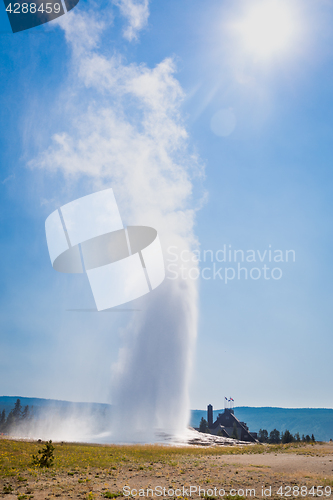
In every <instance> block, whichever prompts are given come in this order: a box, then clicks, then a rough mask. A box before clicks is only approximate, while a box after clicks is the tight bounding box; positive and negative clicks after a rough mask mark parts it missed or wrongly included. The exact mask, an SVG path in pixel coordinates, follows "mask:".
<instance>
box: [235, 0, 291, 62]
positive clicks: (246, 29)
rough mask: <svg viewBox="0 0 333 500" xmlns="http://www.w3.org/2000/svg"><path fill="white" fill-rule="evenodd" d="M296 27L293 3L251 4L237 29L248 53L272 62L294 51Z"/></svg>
mask: <svg viewBox="0 0 333 500" xmlns="http://www.w3.org/2000/svg"><path fill="white" fill-rule="evenodd" d="M296 26H297V20H296V19H295V13H294V12H293V9H292V8H291V5H290V2H289V3H287V2H285V1H283V0H260V1H257V2H251V5H249V6H248V8H247V10H246V12H245V13H244V17H243V18H242V19H241V20H240V21H238V22H237V23H236V25H235V28H236V31H237V34H238V36H239V38H240V40H241V42H242V44H243V45H244V48H245V49H246V50H247V51H249V52H251V53H252V54H253V55H255V56H256V57H259V58H268V57H270V56H273V55H275V54H279V53H282V52H285V51H287V50H288V49H289V48H291V46H292V41H293V37H294V35H295V32H296Z"/></svg>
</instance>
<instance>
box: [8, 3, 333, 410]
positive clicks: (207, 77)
mask: <svg viewBox="0 0 333 500" xmlns="http://www.w3.org/2000/svg"><path fill="white" fill-rule="evenodd" d="M250 3H251V2H250ZM291 4H292V6H293V8H294V14H295V17H294V18H293V21H294V22H295V30H296V26H298V30H297V33H296V35H295V37H294V38H292V40H291V42H290V45H289V46H287V48H286V50H284V51H281V52H278V51H277V52H276V53H274V54H272V55H270V56H268V57H267V58H263V59H262V58H260V57H258V55H256V54H253V53H251V52H250V51H249V50H248V49H247V48H246V47H245V45H243V44H242V42H241V39H240V35H237V34H235V33H232V34H230V32H229V28H230V25H231V23H232V21H233V20H235V19H236V20H238V19H241V18H242V16H243V15H244V12H245V11H244V3H242V2H240V1H238V0H237V1H234V2H227V1H210V0H209V1H207V2H201V1H199V0H177V1H174V0H168V2H158V1H156V0H152V1H151V2H150V4H149V18H148V21H147V24H146V26H145V27H143V29H142V30H141V31H140V33H139V34H138V37H137V39H133V40H132V41H129V40H127V39H126V38H124V36H123V30H124V26H126V22H127V21H126V19H124V16H123V15H121V13H120V10H119V9H118V7H117V6H115V5H113V4H112V3H111V2H107V1H104V2H102V3H101V4H100V6H99V7H98V9H100V10H101V11H103V13H104V15H107V16H109V17H110V24H109V25H108V26H107V28H106V29H105V31H104V33H103V38H102V41H101V43H100V51H101V52H103V53H107V54H111V53H113V52H116V53H117V54H121V56H122V58H123V61H124V64H126V65H130V64H136V65H140V64H146V65H147V67H148V68H153V67H155V66H156V65H158V64H159V63H160V62H161V61H162V60H164V59H165V58H168V57H173V58H174V61H175V64H176V66H177V72H176V74H175V75H174V76H175V78H176V79H177V80H178V82H179V84H180V85H181V87H182V89H183V91H184V93H185V96H184V100H183V103H182V106H181V114H182V119H183V121H184V124H185V127H186V129H187V132H188V137H189V138H188V142H189V149H190V150H191V151H192V152H193V154H194V153H195V154H197V155H198V157H199V158H200V159H199V164H200V165H202V166H203V165H204V166H205V176H204V177H202V176H201V177H197V178H194V179H193V186H194V196H193V197H194V199H193V206H197V207H199V206H200V207H201V208H200V210H198V212H197V215H196V225H195V228H194V232H195V234H196V236H197V238H198V241H199V242H200V248H201V249H202V250H205V249H206V250H212V251H213V252H214V253H215V252H217V251H218V250H219V249H223V247H224V245H226V246H227V247H228V248H229V245H231V247H232V249H242V250H243V251H244V252H246V251H247V250H249V249H254V250H255V251H257V250H259V251H260V252H261V253H262V252H264V251H265V250H268V249H269V245H271V249H272V250H275V249H280V250H282V251H283V252H285V251H286V250H290V249H293V250H294V251H295V255H296V260H295V262H288V263H286V262H283V263H279V264H278V265H277V267H279V268H281V270H282V277H281V279H279V280H273V279H270V280H264V279H262V278H260V279H258V280H253V279H248V280H244V279H241V280H237V279H234V280H231V281H229V282H228V283H227V284H225V282H224V281H222V280H220V279H215V280H212V279H211V280H203V279H200V280H199V292H200V299H199V303H200V306H199V331H198V339H197V349H196V358H195V362H194V368H193V372H194V373H193V382H192V386H191V407H192V408H204V407H205V406H206V405H207V404H208V403H212V404H213V405H214V406H215V407H221V406H223V398H224V396H228V397H230V396H231V397H233V398H234V400H235V404H236V405H239V406H245V405H248V406H282V407H326V408H332V407H333V396H332V390H331V385H332V383H331V381H332V376H333V367H332V362H331V360H332V349H333V341H332V326H331V325H332V312H331V311H332V307H331V303H332V277H333V276H332V274H333V273H332V270H333V269H332V259H331V248H332V227H331V226H332V222H331V220H332V194H331V193H332V181H333V178H332V160H333V152H332V146H331V145H332V137H333V121H332V107H333V99H332V78H333V53H332V47H333V44H332V38H333V37H332V35H333V32H332V28H331V26H333V9H332V5H330V2H326V1H324V0H323V1H316V2H311V1H310V0H306V1H303V2H297V1H296V0H295V1H293V2H291ZM90 8H91V4H89V2H88V1H85V0H81V1H80V3H79V6H78V7H76V8H75V9H74V10H73V13H74V11H75V12H85V11H87V10H88V9H90ZM3 10H4V9H2V12H1V16H0V20H1V25H0V29H1V31H2V33H1V35H0V44H1V50H0V68H1V70H0V78H1V94H0V109H1V113H0V127H1V136H0V166H1V175H0V193H1V194H0V203H1V210H0V213H1V216H0V217H1V218H0V220H1V234H0V238H1V242H0V244H1V256H2V266H1V267H2V272H1V289H0V293H1V309H0V318H1V325H0V332H1V333H0V358H1V366H0V393H1V394H4V395H21V396H34V397H47V398H57V399H69V400H75V401H99V402H108V401H109V400H110V389H109V386H110V365H111V363H113V362H114V361H115V360H116V358H117V354H118V351H119V346H120V343H121V332H122V330H123V329H124V328H125V326H126V323H127V321H128V319H129V318H128V317H126V318H125V316H124V314H125V313H124V314H123V315H121V314H119V315H118V316H116V315H114V314H111V313H108V314H99V315H97V314H93V313H92V314H84V313H82V314H79V313H73V312H69V311H67V309H71V308H76V307H77V308H80V307H93V302H92V297H91V295H90V291H89V288H88V284H87V282H86V281H85V277H84V276H68V275H60V274H57V273H56V272H55V271H53V270H52V267H51V266H50V262H49V256H48V252H47V247H46V242H45V234H44V222H45V219H46V217H47V216H48V215H49V213H51V211H52V210H54V209H55V208H57V206H58V205H57V203H58V202H59V201H60V202H61V203H63V202H67V201H70V200H72V199H74V198H75V197H78V196H80V195H81V196H82V195H84V194H87V193H88V192H90V189H91V186H90V184H89V181H88V179H87V177H86V176H84V175H82V176H81V177H80V178H79V179H75V181H74V180H73V179H71V178H70V177H66V176H64V175H63V174H62V173H61V171H57V172H55V173H52V172H51V173H50V172H49V171H46V170H43V169H41V168H31V162H32V161H33V160H34V159H35V158H37V157H38V156H39V155H40V154H41V153H42V152H43V151H45V150H47V149H48V148H49V147H50V144H51V143H52V136H53V135H54V134H55V133H58V132H61V131H63V130H67V123H66V116H67V114H68V109H67V108H65V107H64V106H65V105H66V102H67V101H66V98H65V97H64V95H65V94H66V95H67V93H68V92H70V89H71V81H72V79H73V78H74V76H73V75H74V74H75V71H76V70H75V67H74V69H73V62H72V59H71V53H70V48H69V44H68V42H66V40H65V35H64V31H63V29H61V28H60V27H59V26H57V25H56V24H54V23H50V24H48V25H45V26H42V27H39V28H34V29H32V30H28V31H26V32H21V33H17V34H14V35H13V34H11V33H9V32H8V31H9V30H8V25H7V26H6V18H5V13H4V11H3ZM71 15H72V14H67V15H66V16H67V17H68V18H70V16H71ZM112 18H113V20H112V22H111V19H112ZM281 29H282V28H281ZM6 31H7V32H6ZM75 89H76V87H75ZM76 91H77V89H76V90H75V92H76ZM79 92H82V94H80V95H81V96H82V95H84V98H85V99H90V98H91V99H97V97H96V96H94V93H93V90H92V89H83V90H82V89H81V90H80V91H78V95H79ZM76 105H77V106H79V104H76ZM220 110H229V111H230V112H231V113H232V114H233V116H234V118H235V127H234V130H233V131H232V132H231V133H230V134H229V135H226V136H219V135H216V134H215V133H214V132H213V131H212V128H211V121H212V118H213V117H214V115H215V114H216V113H217V112H219V111H220ZM29 165H30V166H29ZM217 265H218V267H226V266H225V264H224V263H218V262H217ZM236 265H237V264H234V263H232V264H230V265H229V264H228V266H229V267H232V266H236ZM267 265H268V266H269V263H268V262H267ZM201 267H204V266H201ZM247 267H248V270H250V269H251V267H262V264H261V265H260V263H259V264H258V266H257V265H254V264H252V263H251V264H250V263H248V264H247ZM78 289H79V290H80V293H78V292H77V291H78ZM69 332H71V333H70V334H69Z"/></svg>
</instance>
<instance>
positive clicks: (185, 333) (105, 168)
mask: <svg viewBox="0 0 333 500" xmlns="http://www.w3.org/2000/svg"><path fill="white" fill-rule="evenodd" d="M117 3H118V4H119V5H120V8H121V10H122V12H123V13H124V14H125V15H126V16H127V17H128V18H129V19H130V28H128V30H129V31H127V32H126V33H125V36H126V37H127V38H128V39H132V38H133V37H134V36H135V35H134V33H136V31H137V29H139V28H140V27H142V26H143V24H144V22H145V20H146V17H147V16H148V14H147V12H148V10H147V9H148V7H147V2H146V1H144V2H142V4H140V5H141V7H142V10H140V11H136V10H135V8H134V6H135V5H139V4H134V2H133V1H131V0H127V1H125V0H122V1H119V2H117ZM138 8H139V7H138ZM133 12H134V13H135V12H136V13H137V14H136V16H137V17H136V18H135V19H136V20H135V19H134V17H135V15H134V14H133V16H134V17H133V16H132V13H133ZM138 12H139V13H138ZM133 19H134V20H133ZM60 24H61V26H62V28H63V29H64V32H65V36H66V39H67V42H68V44H69V46H70V47H71V50H72V68H73V73H72V75H71V85H72V92H71V93H70V95H71V97H70V98H69V101H68V102H67V103H66V107H67V109H70V110H71V116H70V127H69V130H67V131H66V132H64V131H59V132H58V133H57V134H55V135H54V137H53V144H52V145H51V147H50V148H49V149H48V150H47V151H44V152H43V153H42V154H41V155H40V156H39V157H38V158H37V159H35V160H34V161H33V162H31V166H32V167H38V168H43V169H47V170H49V171H56V170H58V171H61V172H62V173H63V175H64V176H65V177H66V178H67V179H71V180H76V179H79V178H81V177H82V176H88V177H89V178H90V179H91V183H92V187H93V189H95V190H97V189H102V188H103V187H106V186H112V188H113V190H114V193H115V195H116V199H117V202H118V204H119V207H120V212H121V215H122V217H123V220H124V221H126V222H127V223H128V224H131V225H140V224H141V225H148V226H152V227H154V228H156V229H157V231H158V233H159V235H160V239H161V242H162V246H163V248H164V252H165V253H166V250H167V248H168V247H169V246H170V245H172V246H173V247H174V250H173V251H174V252H176V253H177V252H180V251H181V250H188V251H191V249H193V247H194V246H195V244H196V240H195V237H194V233H193V225H194V216H195V210H194V208H193V203H194V202H193V200H192V191H193V184H192V180H191V179H192V176H193V175H197V174H198V172H199V171H200V165H199V164H198V161H197V159H196V157H195V156H194V155H191V154H190V153H189V150H188V144H187V133H186V130H185V128H184V125H183V123H182V119H181V113H180V106H181V102H182V99H183V91H182V89H181V87H180V84H179V82H178V81H177V80H176V78H175V76H174V72H175V66H174V62H173V60H172V59H165V60H164V61H162V62H161V63H160V64H158V65H157V66H155V67H154V68H148V67H147V66H145V65H143V64H142V65H137V64H127V65H126V64H124V63H123V62H122V59H121V57H120V56H119V55H116V54H114V55H112V56H106V55H105V54H104V53H103V48H105V46H103V43H102V39H103V30H105V29H106V27H105V26H104V25H103V23H102V22H101V21H99V20H98V19H96V18H92V17H91V16H90V15H89V16H88V15H87V14H82V13H80V12H79V13H73V14H72V15H71V16H64V18H63V20H61V23H60ZM73 86H74V91H73ZM75 95H76V96H77V97H74V96H75ZM176 249H177V250H176ZM175 264H176V266H177V265H178V264H177V263H175ZM193 266H195V264H194V263H193V262H192V263H191V267H193ZM173 269H174V270H176V269H177V267H174V268H173ZM167 274H168V273H167ZM170 277H171V276H170V275H169V276H168V278H167V279H166V280H165V282H164V283H163V284H162V285H161V286H160V287H159V288H158V289H156V290H155V291H154V292H153V293H150V294H148V295H147V296H146V297H143V298H142V299H139V300H140V308H141V309H142V311H141V313H140V315H137V316H136V319H135V322H134V320H133V322H131V323H130V324H129V325H128V326H127V328H126V331H125V333H124V335H123V346H122V348H121V351H120V353H119V359H118V362H117V364H116V365H115V366H114V370H113V378H112V388H113V400H112V403H113V404H114V405H115V408H116V409H117V412H116V419H115V421H114V428H113V438H112V439H113V440H115V439H119V440H125V439H126V440H140V439H143V440H147V439H155V437H154V436H155V432H156V431H157V430H162V431H165V432H171V433H180V432H182V431H183V430H184V429H185V427H186V424H187V422H188V417H189V401H188V385H189V377H190V371H191V360H192V354H193V349H194V343H195V338H196V331H197V286H196V281H194V280H183V279H181V277H178V278H176V279H169V278H170ZM172 277H175V274H173V276H172ZM138 317H139V319H138ZM123 429H125V432H123ZM147 429H149V432H147Z"/></svg>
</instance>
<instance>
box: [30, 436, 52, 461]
mask: <svg viewBox="0 0 333 500" xmlns="http://www.w3.org/2000/svg"><path fill="white" fill-rule="evenodd" d="M53 452H54V446H53V445H52V441H51V440H50V441H47V442H46V443H45V446H44V448H42V449H41V450H38V455H32V463H33V465H37V466H38V467H51V466H52V465H53V462H54V454H53Z"/></svg>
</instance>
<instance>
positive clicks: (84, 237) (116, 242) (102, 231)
mask: <svg viewBox="0 0 333 500" xmlns="http://www.w3.org/2000/svg"><path fill="white" fill-rule="evenodd" d="M45 231H46V239H47V244H48V248H49V254H50V258H51V263H52V266H53V268H54V269H55V270H56V271H60V272H64V273H82V272H84V271H86V273H87V276H88V280H89V283H90V286H91V290H92V292H93V295H94V299H95V302H96V306H97V310H98V311H101V310H104V309H108V308H110V307H114V306H117V305H120V304H124V303H126V302H130V301H131V300H134V299H137V298H138V297H141V296H142V295H145V294H146V293H148V292H149V291H150V290H153V289H154V288H156V287H157V286H158V285H160V284H161V283H162V281H163V280H164V277H165V270H164V262H163V255H162V249H161V245H160V241H159V238H158V235H157V231H156V230H155V229H153V228H151V227H145V226H137V227H135V226H128V227H127V228H126V229H125V228H123V223H122V220H121V217H120V214H119V210H118V206H117V203H116V200H115V197H114V194H113V190H112V189H111V188H110V189H105V190H103V191H99V192H97V193H93V194H90V195H88V196H84V197H82V198H79V199H77V200H74V201H72V202H70V203H67V204H66V205H64V206H63V207H61V209H59V210H55V211H54V212H53V213H52V214H51V215H49V217H48V218H47V219H46V222H45Z"/></svg>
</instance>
